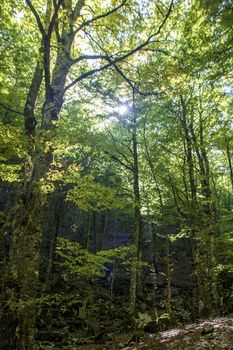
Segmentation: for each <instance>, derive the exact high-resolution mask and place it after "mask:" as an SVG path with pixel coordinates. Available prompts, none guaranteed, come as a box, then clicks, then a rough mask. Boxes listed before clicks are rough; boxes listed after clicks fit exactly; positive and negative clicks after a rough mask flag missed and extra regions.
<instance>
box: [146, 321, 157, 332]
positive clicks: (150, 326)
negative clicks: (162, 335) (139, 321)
mask: <svg viewBox="0 0 233 350" xmlns="http://www.w3.org/2000/svg"><path fill="white" fill-rule="evenodd" d="M144 332H146V333H156V332H158V324H157V322H156V321H151V322H148V323H147V324H146V325H145V326H144Z"/></svg>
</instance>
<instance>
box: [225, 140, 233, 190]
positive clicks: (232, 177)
mask: <svg viewBox="0 0 233 350" xmlns="http://www.w3.org/2000/svg"><path fill="white" fill-rule="evenodd" d="M226 154H227V160H228V164H229V169H230V179H231V187H232V190H233V169H232V155H231V152H230V146H229V142H228V143H227V145H226Z"/></svg>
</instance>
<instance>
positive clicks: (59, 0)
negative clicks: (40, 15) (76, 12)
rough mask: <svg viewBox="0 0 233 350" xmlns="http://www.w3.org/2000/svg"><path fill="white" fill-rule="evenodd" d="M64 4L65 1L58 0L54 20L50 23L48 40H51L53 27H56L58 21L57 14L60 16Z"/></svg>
mask: <svg viewBox="0 0 233 350" xmlns="http://www.w3.org/2000/svg"><path fill="white" fill-rule="evenodd" d="M62 3H63V0H58V2H57V4H56V6H55V7H54V13H53V16H52V19H51V21H50V23H49V27H48V35H47V38H48V39H50V37H51V35H52V31H53V27H54V25H55V22H56V19H57V14H58V11H59V8H60V6H61V5H62Z"/></svg>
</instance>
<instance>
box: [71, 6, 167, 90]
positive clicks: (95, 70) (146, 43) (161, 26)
mask: <svg viewBox="0 0 233 350" xmlns="http://www.w3.org/2000/svg"><path fill="white" fill-rule="evenodd" d="M124 3H125V1H124ZM122 4H123V3H122ZM122 4H121V6H122ZM172 6H173V0H172V1H171V3H170V6H169V9H168V11H167V14H166V16H165V17H164V19H163V21H162V23H161V24H160V26H159V28H158V30H157V31H156V32H155V33H154V34H152V35H150V36H149V37H148V39H147V40H146V41H145V42H144V43H142V44H140V45H138V46H137V47H136V48H135V49H133V50H131V51H129V52H127V53H126V54H125V55H123V56H121V57H117V58H115V59H113V60H111V59H110V61H109V57H108V56H102V58H103V59H105V60H107V61H108V63H107V64H105V65H103V66H102V67H100V68H95V69H91V70H90V71H88V72H86V73H83V74H82V75H80V76H79V77H78V78H76V79H75V80H74V81H72V82H71V83H70V84H68V85H67V86H66V87H65V88H64V93H65V92H66V91H67V90H68V89H70V88H71V87H72V86H74V85H75V84H77V83H78V82H79V81H81V80H83V79H86V78H87V77H89V76H91V75H93V74H95V73H99V72H101V71H103V70H106V69H108V68H109V67H112V66H114V65H115V64H116V63H118V62H121V61H123V60H124V59H126V58H128V57H130V56H132V55H133V54H134V53H136V52H138V51H140V50H141V49H143V48H144V47H145V46H147V45H148V44H149V43H150V42H151V39H152V38H154V37H155V36H157V35H158V34H159V33H160V32H161V30H162V28H163V26H164V24H165V23H166V21H167V19H168V17H169V15H170V14H171V11H172ZM85 23H87V22H85ZM77 61H79V58H77V59H76V62H77Z"/></svg>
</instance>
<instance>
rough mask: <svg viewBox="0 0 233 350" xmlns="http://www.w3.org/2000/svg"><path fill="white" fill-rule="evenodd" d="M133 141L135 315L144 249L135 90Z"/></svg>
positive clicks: (132, 306)
mask: <svg viewBox="0 0 233 350" xmlns="http://www.w3.org/2000/svg"><path fill="white" fill-rule="evenodd" d="M132 118H133V119H132V128H133V135H132V142H133V190H134V235H133V245H134V249H135V252H134V258H133V262H132V270H131V279H130V305H129V311H130V314H131V315H135V311H136V299H137V294H138V292H139V288H141V286H139V283H141V281H140V278H139V277H140V260H141V249H142V215H141V199H140V189H139V168H138V143H137V111H136V106H135V95H134V92H133V107H132Z"/></svg>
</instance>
